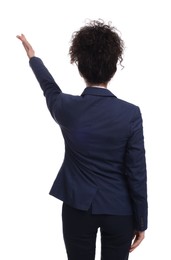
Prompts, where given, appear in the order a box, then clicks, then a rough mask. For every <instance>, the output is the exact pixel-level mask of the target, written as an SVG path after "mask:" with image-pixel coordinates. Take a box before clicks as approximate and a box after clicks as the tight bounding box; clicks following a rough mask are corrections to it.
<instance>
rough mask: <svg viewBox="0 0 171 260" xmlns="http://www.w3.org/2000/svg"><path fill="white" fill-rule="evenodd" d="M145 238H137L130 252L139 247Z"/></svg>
mask: <svg viewBox="0 0 171 260" xmlns="http://www.w3.org/2000/svg"><path fill="white" fill-rule="evenodd" d="M143 239H144V238H143V237H139V238H136V239H135V240H134V242H133V244H132V245H131V248H130V252H132V251H133V250H134V249H135V248H136V247H138V246H139V245H140V244H141V242H142V240H143Z"/></svg>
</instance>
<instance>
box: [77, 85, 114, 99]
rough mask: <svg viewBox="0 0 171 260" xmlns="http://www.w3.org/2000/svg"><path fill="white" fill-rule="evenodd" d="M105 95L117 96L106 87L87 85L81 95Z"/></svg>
mask: <svg viewBox="0 0 171 260" xmlns="http://www.w3.org/2000/svg"><path fill="white" fill-rule="evenodd" d="M85 95H92V96H104V97H116V96H115V95H114V94H113V93H112V92H111V91H109V90H108V89H106V88H97V87H86V88H85V89H84V91H83V93H82V94H81V96H85Z"/></svg>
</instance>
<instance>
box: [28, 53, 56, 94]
mask: <svg viewBox="0 0 171 260" xmlns="http://www.w3.org/2000/svg"><path fill="white" fill-rule="evenodd" d="M29 64H30V67H31V68H32V70H33V72H34V74H35V76H36V78H37V80H38V82H39V84H40V86H41V88H42V90H43V92H44V95H45V96H46V93H47V92H48V91H49V90H53V91H55V93H56V94H57V93H58V94H60V93H61V89H60V88H59V86H58V85H57V84H56V82H55V80H54V79H53V77H52V75H51V74H50V72H49V71H48V69H47V68H46V67H45V65H44V64H43V62H42V60H41V59H40V58H38V57H32V58H31V59H30V60H29Z"/></svg>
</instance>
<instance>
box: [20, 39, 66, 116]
mask: <svg viewBox="0 0 171 260" xmlns="http://www.w3.org/2000/svg"><path fill="white" fill-rule="evenodd" d="M17 38H18V39H19V40H20V41H21V42H22V44H23V46H24V49H25V51H26V54H27V56H28V57H29V59H30V60H29V63H30V66H31V68H32V70H33V72H34V74H35V76H36V78H37V80H38V82H39V84H40V86H41V89H42V90H43V93H44V95H45V97H46V102H47V106H48V108H49V110H50V112H51V115H52V116H53V117H54V114H55V110H56V109H57V106H59V103H60V102H59V98H58V97H59V94H61V93H62V91H61V89H60V88H59V86H58V85H57V84H56V82H55V80H54V79H53V77H52V75H51V74H50V72H49V71H48V69H47V68H46V67H45V65H44V64H43V62H42V60H41V59H40V58H38V57H35V51H34V49H33V48H32V46H31V44H30V43H29V42H28V41H27V39H26V37H25V36H24V34H21V35H17Z"/></svg>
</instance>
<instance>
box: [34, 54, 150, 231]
mask: <svg viewBox="0 0 171 260" xmlns="http://www.w3.org/2000/svg"><path fill="white" fill-rule="evenodd" d="M30 66H31V68H32V70H33V72H34V74H35V76H36V78H37V80H38V82H39V84H40V86H41V88H42V90H43V92H44V95H45V97H46V101H47V106H48V108H49V111H50V113H51V115H52V117H53V118H54V120H55V121H56V122H57V123H58V125H59V126H60V128H61V131H62V134H63V137H64V141H65V157H64V161H63V163H62V166H61V168H60V170H59V172H58V175H57V177H56V179H55V181H54V184H53V186H52V188H51V190H50V194H51V195H53V196H55V197H56V198H58V199H60V200H62V201H64V202H65V203H67V204H69V205H70V206H72V207H75V208H77V209H81V210H88V209H89V207H90V206H91V207H92V213H93V214H112V215H132V214H133V215H134V218H135V228H136V229H137V230H139V231H140V230H141V231H143V230H145V229H146V228H147V185H146V162H145V149H144V138H143V127H142V117H141V113H140V109H139V107H137V106H135V105H133V104H130V103H128V102H126V101H123V100H120V99H118V98H116V96H115V95H114V94H112V93H111V92H110V91H109V90H108V89H102V88H96V87H87V88H85V90H84V91H83V93H82V94H81V95H80V96H73V95H69V94H64V93H62V91H61V89H60V88H59V86H58V85H57V84H56V82H55V81H54V79H53V77H52V76H51V74H50V73H49V71H48V70H47V68H46V67H45V66H44V64H43V62H42V61H41V59H39V58H37V57H33V58H31V59H30Z"/></svg>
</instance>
